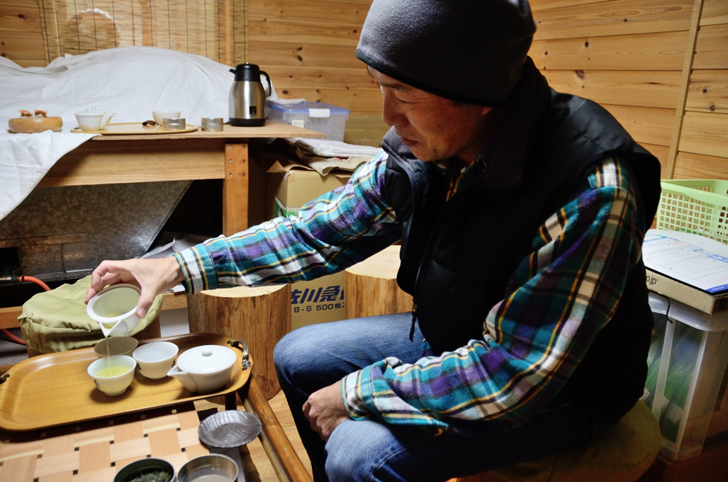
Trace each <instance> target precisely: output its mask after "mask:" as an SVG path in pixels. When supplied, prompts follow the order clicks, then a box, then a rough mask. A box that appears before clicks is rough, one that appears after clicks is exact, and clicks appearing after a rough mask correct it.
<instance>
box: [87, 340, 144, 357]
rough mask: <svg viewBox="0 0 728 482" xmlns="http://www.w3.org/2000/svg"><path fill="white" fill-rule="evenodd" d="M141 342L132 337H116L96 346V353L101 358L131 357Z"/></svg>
mask: <svg viewBox="0 0 728 482" xmlns="http://www.w3.org/2000/svg"><path fill="white" fill-rule="evenodd" d="M138 345H139V341H138V340H137V339H136V338H133V337H131V336H114V337H111V338H105V339H103V340H101V341H100V342H98V343H96V346H94V351H95V352H96V355H98V356H99V357H102V356H111V355H126V356H131V354H132V353H133V352H134V349H135V348H136V347H137V346H138Z"/></svg>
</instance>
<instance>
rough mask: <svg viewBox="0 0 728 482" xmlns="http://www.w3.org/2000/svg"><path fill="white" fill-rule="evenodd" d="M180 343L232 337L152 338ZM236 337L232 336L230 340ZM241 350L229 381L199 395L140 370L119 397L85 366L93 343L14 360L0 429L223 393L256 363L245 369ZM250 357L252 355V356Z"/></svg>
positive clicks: (0, 404) (4, 388)
mask: <svg viewBox="0 0 728 482" xmlns="http://www.w3.org/2000/svg"><path fill="white" fill-rule="evenodd" d="M159 340H165V341H170V342H172V343H176V344H177V346H179V353H180V354H182V353H183V352H184V351H185V350H187V349H189V348H193V347H195V346H200V345H224V346H228V343H227V342H228V340H230V338H228V337H225V336H222V335H217V334H213V333H194V334H187V335H179V336H173V337H166V338H157V339H153V340H144V341H141V342H140V343H139V344H140V345H142V344H144V343H149V342H152V341H159ZM231 341H232V340H231ZM233 350H235V351H236V352H237V356H238V360H237V363H236V364H235V365H234V367H233V372H232V375H231V376H230V382H229V383H228V385H227V387H226V388H225V389H223V390H221V391H219V392H214V393H206V394H197V393H191V392H189V391H187V390H186V389H185V388H184V387H183V386H182V384H181V383H180V382H179V381H178V380H177V379H176V378H172V377H165V378H163V379H161V380H149V379H147V378H144V377H143V376H142V375H140V374H139V373H138V372H137V373H135V374H134V380H132V382H131V386H130V387H129V388H128V389H127V390H126V392H124V393H123V394H122V395H119V396H118V397H108V396H106V395H105V394H104V393H103V392H101V391H100V390H98V389H97V388H96V386H95V385H94V382H93V379H91V377H89V376H88V373H86V369H87V368H88V366H89V365H90V364H91V362H93V361H94V360H96V359H97V356H96V353H95V352H94V350H93V348H83V349H80V350H72V351H67V352H62V353H50V354H47V355H41V356H37V357H33V358H29V359H27V360H23V361H22V362H20V363H18V364H16V365H15V366H13V367H12V368H10V370H8V371H7V372H6V375H8V377H7V379H6V380H5V382H4V383H2V385H0V428H2V429H5V430H11V431H24V430H35V429H38V428H46V427H52V426H57V425H64V424H67V423H74V422H80V421H86V420H94V419H99V418H105V417H109V416H116V415H122V414H127V413H132V412H137V411H140V410H147V409H150V408H158V407H166V406H171V405H176V404H179V403H184V402H189V401H193V400H199V399H202V398H210V397H215V396H219V395H225V394H228V393H231V392H233V391H236V390H238V389H240V388H241V387H243V386H244V385H245V384H246V383H247V382H248V379H249V378H250V372H251V371H252V368H247V369H246V370H243V368H242V364H243V352H242V350H240V349H238V348H233ZM248 360H250V361H251V362H252V360H251V359H250V358H248Z"/></svg>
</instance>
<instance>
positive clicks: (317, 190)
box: [268, 168, 351, 219]
mask: <svg viewBox="0 0 728 482" xmlns="http://www.w3.org/2000/svg"><path fill="white" fill-rule="evenodd" d="M349 177H351V175H350V174H335V173H330V174H329V175H327V176H326V177H324V176H322V175H321V174H319V173H318V172H316V171H313V170H303V169H289V170H287V171H285V172H281V171H279V170H278V168H273V170H272V171H269V173H268V196H269V201H268V215H269V217H270V218H271V219H272V218H275V217H278V216H290V215H291V214H297V213H298V211H299V210H300V209H301V206H303V205H304V204H306V203H307V202H309V201H311V200H312V199H315V198H317V197H319V196H321V195H322V194H325V193H327V192H329V191H333V190H334V189H336V188H338V187H341V186H344V185H346V182H347V181H348V180H349Z"/></svg>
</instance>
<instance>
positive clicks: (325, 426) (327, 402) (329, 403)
mask: <svg viewBox="0 0 728 482" xmlns="http://www.w3.org/2000/svg"><path fill="white" fill-rule="evenodd" d="M303 414H304V415H305V416H306V418H307V419H308V421H309V422H310V424H311V429H312V430H313V431H315V432H317V433H318V434H319V436H320V437H321V439H322V440H323V441H326V440H328V439H329V437H330V436H331V433H332V432H333V431H334V429H335V428H336V427H338V426H339V424H340V423H341V422H343V421H345V420H349V419H350V417H349V412H347V411H346V407H345V406H344V401H343V400H342V399H341V382H340V381H338V382H336V383H334V384H333V385H329V386H328V387H324V388H322V389H321V390H318V391H316V392H314V393H312V394H311V396H309V397H308V400H306V403H304V404H303Z"/></svg>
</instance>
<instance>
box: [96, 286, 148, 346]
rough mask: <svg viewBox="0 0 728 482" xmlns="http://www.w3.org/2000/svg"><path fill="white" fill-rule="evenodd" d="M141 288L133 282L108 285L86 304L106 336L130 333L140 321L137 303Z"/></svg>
mask: <svg viewBox="0 0 728 482" xmlns="http://www.w3.org/2000/svg"><path fill="white" fill-rule="evenodd" d="M141 292H142V291H141V289H139V287H138V286H134V285H132V284H124V283H122V284H116V285H111V286H107V287H106V288H104V289H103V290H101V291H99V292H98V293H96V295H95V296H94V297H93V298H91V299H90V300H89V302H88V305H86V314H88V316H89V318H91V319H92V320H94V321H95V322H97V323H98V324H99V326H101V331H102V332H103V334H104V336H105V337H108V336H121V335H126V334H127V333H129V332H130V331H131V330H132V329H133V328H134V327H136V326H137V324H138V323H139V318H138V317H137V316H136V305H137V303H138V302H139V296H140V295H141Z"/></svg>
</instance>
